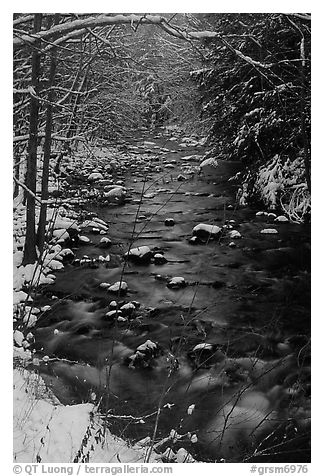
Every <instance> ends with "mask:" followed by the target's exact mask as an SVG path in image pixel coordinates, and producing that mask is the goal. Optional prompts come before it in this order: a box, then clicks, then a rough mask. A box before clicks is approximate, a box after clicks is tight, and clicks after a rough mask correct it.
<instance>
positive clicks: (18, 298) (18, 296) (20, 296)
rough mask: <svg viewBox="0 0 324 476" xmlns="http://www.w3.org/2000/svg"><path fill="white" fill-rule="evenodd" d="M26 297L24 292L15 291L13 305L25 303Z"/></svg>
mask: <svg viewBox="0 0 324 476" xmlns="http://www.w3.org/2000/svg"><path fill="white" fill-rule="evenodd" d="M27 297H28V295H27V293H25V292H24V291H16V292H14V293H13V304H19V303H21V302H25V301H26V299H27Z"/></svg>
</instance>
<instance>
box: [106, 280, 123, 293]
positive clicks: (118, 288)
mask: <svg viewBox="0 0 324 476" xmlns="http://www.w3.org/2000/svg"><path fill="white" fill-rule="evenodd" d="M127 289H128V284H127V283H126V282H125V281H117V282H116V283H114V284H112V285H111V286H109V288H108V291H110V292H111V293H118V292H123V293H125V292H126V291H127Z"/></svg>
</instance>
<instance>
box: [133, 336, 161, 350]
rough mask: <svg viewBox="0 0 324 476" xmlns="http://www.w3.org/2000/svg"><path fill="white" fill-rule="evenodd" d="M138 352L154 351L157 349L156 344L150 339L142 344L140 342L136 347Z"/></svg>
mask: <svg viewBox="0 0 324 476" xmlns="http://www.w3.org/2000/svg"><path fill="white" fill-rule="evenodd" d="M136 350H137V351H138V352H144V353H145V352H155V351H156V350H157V345H156V343H155V342H152V341H151V340H149V339H148V340H147V341H146V342H144V344H141V345H139V346H138V347H137V349H136Z"/></svg>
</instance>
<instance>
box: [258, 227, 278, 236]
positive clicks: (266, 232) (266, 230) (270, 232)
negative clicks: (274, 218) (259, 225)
mask: <svg viewBox="0 0 324 476" xmlns="http://www.w3.org/2000/svg"><path fill="white" fill-rule="evenodd" d="M260 233H261V234H262V235H276V234H277V233H278V230H276V229H275V228H264V229H263V230H261V231H260Z"/></svg>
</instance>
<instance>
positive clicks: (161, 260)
mask: <svg viewBox="0 0 324 476" xmlns="http://www.w3.org/2000/svg"><path fill="white" fill-rule="evenodd" d="M153 260H154V264H157V265H160V264H165V263H166V262H167V261H168V260H167V259H166V258H165V257H164V256H163V255H162V254H161V253H155V255H154V256H153Z"/></svg>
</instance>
